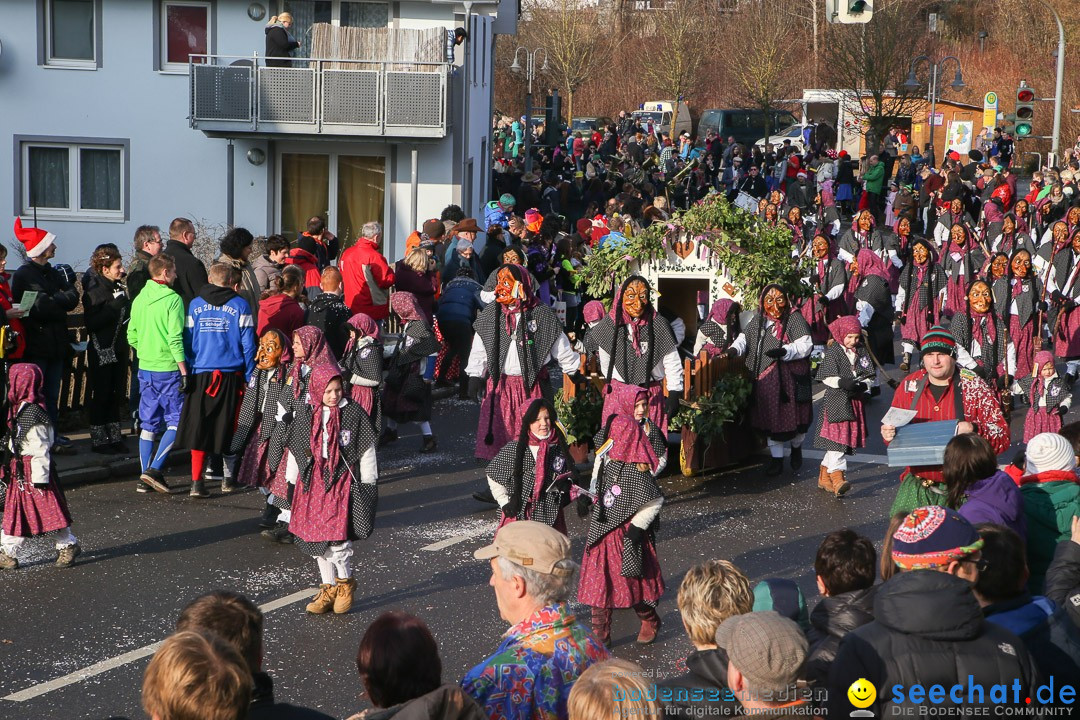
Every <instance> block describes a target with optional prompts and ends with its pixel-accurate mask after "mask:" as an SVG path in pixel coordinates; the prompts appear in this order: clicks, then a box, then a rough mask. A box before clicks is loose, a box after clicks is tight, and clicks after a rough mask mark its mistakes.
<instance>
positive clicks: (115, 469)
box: [57, 450, 191, 487]
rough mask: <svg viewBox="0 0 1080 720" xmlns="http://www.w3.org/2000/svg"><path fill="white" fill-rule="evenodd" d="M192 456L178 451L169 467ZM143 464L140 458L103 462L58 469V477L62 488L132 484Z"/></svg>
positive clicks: (170, 459) (173, 454) (183, 451)
mask: <svg viewBox="0 0 1080 720" xmlns="http://www.w3.org/2000/svg"><path fill="white" fill-rule="evenodd" d="M190 458H191V454H190V453H189V452H188V451H187V450H176V451H174V452H173V453H172V454H171V455H170V456H169V462H168V467H170V468H171V467H174V466H176V465H177V464H179V463H181V462H183V463H187V462H190ZM141 470H142V464H141V463H140V461H139V458H137V457H134V458H124V459H122V460H114V461H112V462H102V463H101V464H98V465H83V466H81V467H74V468H71V469H69V470H60V469H59V468H57V476H58V477H59V480H60V486H61V487H75V486H77V485H85V484H87V483H92V482H98V481H100V480H112V479H121V478H125V477H127V478H129V479H130V480H131V481H132V482H134V481H136V480H138V479H139V473H140V471H141Z"/></svg>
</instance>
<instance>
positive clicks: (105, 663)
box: [0, 588, 315, 702]
mask: <svg viewBox="0 0 1080 720" xmlns="http://www.w3.org/2000/svg"><path fill="white" fill-rule="evenodd" d="M314 592H315V588H308V589H307V590H299V591H297V592H294V593H293V594H292V595H286V596H285V597H283V598H279V599H277V600H271V601H270V602H268V603H266V604H265V605H260V606H259V609H260V610H262V611H263V612H264V613H268V612H272V611H274V610H277V609H279V608H283V607H285V606H286V605H292V604H293V603H296V602H299V601H301V600H304V599H306V598H309V597H311V595H312V593H314ZM159 647H161V642H160V641H159V642H156V643H151V644H150V645H146V646H144V647H141V648H138V649H137V650H131V651H129V652H126V653H124V654H123V655H117V656H116V657H114V658H109V659H108V660H102V661H101V662H97V663H94V664H93V665H90V666H88V667H85V668H83V669H82V670H76V671H75V672H73V673H70V674H68V675H64V676H63V677H58V678H56V679H54V680H49V681H47V682H43V683H39V684H37V685H32V686H30V687H28V688H26V689H25V690H20V691H19V692H16V693H12V694H11V695H8V696H7V697H4V698H0V700H10V701H12V702H26V701H27V700H33V699H34V698H36V697H41V696H42V695H45V694H46V693H51V692H52V691H53V690H59V689H60V688H64V687H67V686H68V685H74V684H75V683H78V682H82V681H83V680H86V679H88V678H92V677H94V676H95V675H100V674H102V673H104V672H108V671H109V670H112V669H114V668H118V667H120V666H122V665H127V664H128V663H133V662H135V661H136V660H141V659H143V658H144V657H149V656H150V655H153V654H154V653H156V652H157V650H158V648H159Z"/></svg>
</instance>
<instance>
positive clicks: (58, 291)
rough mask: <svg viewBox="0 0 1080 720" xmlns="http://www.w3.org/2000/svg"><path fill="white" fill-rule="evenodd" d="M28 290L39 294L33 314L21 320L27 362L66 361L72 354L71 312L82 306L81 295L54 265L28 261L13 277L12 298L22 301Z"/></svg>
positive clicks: (32, 310)
mask: <svg viewBox="0 0 1080 720" xmlns="http://www.w3.org/2000/svg"><path fill="white" fill-rule="evenodd" d="M27 290H34V291H36V292H37V294H38V296H37V299H36V300H35V301H34V307H32V308H31V309H30V314H29V315H27V316H26V317H24V318H23V319H22V324H23V329H24V331H25V332H26V352H25V353H23V359H24V360H26V361H27V362H36V361H42V362H48V361H52V360H65V359H66V358H68V357H69V356H70V355H71V333H70V332H69V331H68V313H69V312H71V311H72V310H74V309H75V306H76V305H78V304H79V292H78V291H77V290H76V289H75V286H74V285H72V284H71V283H69V282H68V281H67V280H65V279H64V276H63V275H62V274H60V271H59V270H57V269H56V268H54V267H53V266H52V265H49V264H45V265H38V264H37V263H35V262H32V261H29V260H28V261H27V262H25V263H23V265H22V266H21V267H20V268H19V269H18V270H16V271H15V275H14V276H13V277H12V278H11V296H12V298H13V299H14V301H15V302H16V303H18V302H21V300H22V294H23V293H24V292H26V291H27Z"/></svg>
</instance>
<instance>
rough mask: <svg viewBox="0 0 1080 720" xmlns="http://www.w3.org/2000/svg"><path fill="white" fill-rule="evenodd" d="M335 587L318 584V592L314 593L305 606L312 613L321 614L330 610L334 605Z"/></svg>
mask: <svg viewBox="0 0 1080 720" xmlns="http://www.w3.org/2000/svg"><path fill="white" fill-rule="evenodd" d="M336 593H337V588H336V587H335V586H333V585H320V586H319V594H318V595H316V596H315V597H314V598H313V599H312V600H311V602H309V603H308V604H307V608H305V609H306V610H307V611H308V612H309V613H311V614H312V615H322V614H324V613H328V612H330V610H331V609H332V608H333V607H334V595H335V594H336Z"/></svg>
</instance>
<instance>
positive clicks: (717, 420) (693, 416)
mask: <svg viewBox="0 0 1080 720" xmlns="http://www.w3.org/2000/svg"><path fill="white" fill-rule="evenodd" d="M753 387H754V386H753V384H752V383H751V382H750V380H749V379H748V378H747V377H745V376H744V375H741V374H739V373H727V374H726V375H722V376H720V379H719V380H717V381H716V384H715V385H714V386H713V389H712V392H710V393H709V394H707V395H701V396H700V397H698V398H696V399H695V400H694V401H693V403H691V404H685V401H684V404H683V405H682V407H681V408H679V412H677V413H675V417H673V418H671V420H670V421H668V429H670V430H679V429H681V428H683V427H684V426H685V427H689V428H690V429H691V430H693V431H694V432H695V433H697V434H698V435H700V436H702V437H707V438H711V437H713V436H716V435H721V434H723V432H724V426H725V425H727V424H728V423H732V422H736V421H737V420H738V419H739V418H740V417H742V415H743V413H744V412H745V411H746V407H747V405H749V404H750V393H751V391H752V390H753Z"/></svg>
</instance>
